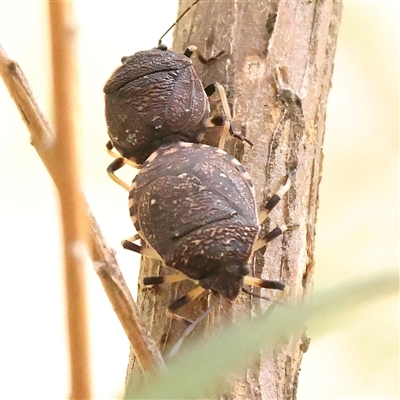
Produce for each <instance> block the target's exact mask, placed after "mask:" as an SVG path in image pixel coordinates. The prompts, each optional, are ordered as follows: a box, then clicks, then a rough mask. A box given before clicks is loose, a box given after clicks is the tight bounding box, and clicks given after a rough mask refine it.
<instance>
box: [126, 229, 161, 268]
mask: <svg viewBox="0 0 400 400" xmlns="http://www.w3.org/2000/svg"><path fill="white" fill-rule="evenodd" d="M139 239H141V237H140V235H139V234H136V235H134V236H132V237H130V238H128V239H124V240H122V241H121V246H122V247H123V248H124V249H127V250H130V251H134V252H135V253H139V254H141V255H142V256H146V257H149V258H154V259H156V260H161V261H162V259H161V257H160V255H159V254H158V253H157V252H156V251H155V250H154V249H152V248H149V247H143V246H139V245H138V244H136V243H134V242H136V240H139Z"/></svg>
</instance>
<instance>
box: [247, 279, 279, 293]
mask: <svg viewBox="0 0 400 400" xmlns="http://www.w3.org/2000/svg"><path fill="white" fill-rule="evenodd" d="M243 283H244V284H245V285H250V286H256V287H259V288H264V289H276V290H284V289H285V284H284V283H282V282H279V281H274V280H269V279H261V278H255V277H253V276H245V277H244V278H243Z"/></svg>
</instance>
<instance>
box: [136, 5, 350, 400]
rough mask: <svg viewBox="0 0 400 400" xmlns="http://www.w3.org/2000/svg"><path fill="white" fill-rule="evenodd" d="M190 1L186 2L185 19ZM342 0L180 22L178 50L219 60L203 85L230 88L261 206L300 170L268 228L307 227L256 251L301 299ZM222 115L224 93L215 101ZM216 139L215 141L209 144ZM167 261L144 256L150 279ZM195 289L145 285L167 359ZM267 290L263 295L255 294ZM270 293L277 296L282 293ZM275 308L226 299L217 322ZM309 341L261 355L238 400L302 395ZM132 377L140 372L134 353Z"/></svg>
mask: <svg viewBox="0 0 400 400" xmlns="http://www.w3.org/2000/svg"><path fill="white" fill-rule="evenodd" d="M190 3H191V2H187V1H185V2H181V4H180V8H179V14H180V13H182V12H183V11H184V10H185V9H186V8H187V7H188V6H189V5H190ZM341 10H342V4H341V1H334V0H333V1H320V0H307V1H283V0H281V1H234V0H231V1H211V0H207V1H199V2H198V3H197V4H196V5H195V6H194V7H193V8H192V9H191V10H190V11H189V13H188V14H186V15H185V16H184V17H183V18H182V19H181V20H180V21H179V23H178V24H177V27H176V29H175V36H174V45H173V50H175V51H177V52H180V53H181V52H183V51H184V49H185V47H186V46H188V45H191V44H194V45H196V46H197V47H198V48H199V50H200V51H201V52H202V53H203V54H204V55H205V57H210V56H212V55H213V54H217V53H218V52H219V51H221V50H223V51H224V52H225V54H224V55H222V56H221V57H219V58H218V59H217V60H216V61H214V62H212V63H210V64H206V65H202V64H200V63H199V62H198V61H197V60H196V59H195V58H194V57H193V58H194V59H193V63H194V65H195V68H196V70H197V72H198V75H199V77H200V78H201V80H202V82H203V85H204V87H205V86H207V85H208V84H210V83H213V82H219V83H221V84H222V85H223V86H224V87H225V89H226V91H227V96H228V102H229V105H230V107H231V111H232V116H233V124H234V125H235V127H236V129H237V131H239V132H241V133H242V134H243V135H245V136H246V137H247V138H248V139H249V140H250V141H251V142H253V143H254V147H253V148H251V147H250V146H248V145H246V144H242V143H240V142H238V141H236V140H235V139H229V140H228V141H227V144H226V148H227V151H229V152H230V153H231V154H234V155H235V156H236V157H237V158H238V159H239V161H241V162H242V163H243V165H244V166H245V168H246V169H247V171H248V172H249V174H250V176H251V177H252V180H253V182H254V184H255V187H256V192H257V193H256V197H257V202H258V204H259V205H260V209H261V205H262V204H263V203H265V201H266V200H267V199H268V198H269V197H270V196H271V195H272V194H273V193H274V191H276V190H277V189H278V188H279V186H280V185H281V184H282V183H283V179H284V177H285V176H286V175H287V173H288V172H289V170H291V169H293V168H296V167H297V171H296V173H295V175H294V178H293V183H292V187H291V189H290V190H289V192H288V193H287V194H286V195H285V196H284V198H283V200H282V201H281V202H280V203H279V204H278V206H277V207H276V208H275V209H274V210H273V212H272V213H271V214H270V217H269V218H268V219H267V221H266V223H265V224H264V225H265V226H263V230H264V231H265V232H267V231H269V230H271V229H273V228H274V227H275V226H278V225H282V224H283V223H285V222H286V223H292V224H296V225H298V227H297V228H296V229H294V230H291V231H286V232H285V233H284V234H283V235H282V236H281V237H279V238H277V239H275V240H274V241H273V242H271V243H270V244H269V245H268V246H267V249H266V251H265V253H264V254H261V253H259V254H256V257H255V261H254V265H253V270H252V275H253V276H261V277H263V278H266V279H278V280H281V281H283V282H284V283H286V285H287V286H288V290H287V292H286V295H290V296H292V297H294V298H296V299H299V300H301V299H302V298H304V296H305V295H306V294H307V292H309V290H310V288H311V284H312V276H313V270H314V256H313V253H314V239H315V223H316V213H317V208H318V186H319V182H320V179H321V172H322V159H323V153H322V145H323V139H324V133H325V116H326V105H327V98H328V93H329V89H330V87H331V77H332V72H333V59H334V54H335V49H336V42H337V35H338V28H339V23H340V17H341ZM210 101H211V107H212V110H214V112H216V111H215V110H218V108H219V104H218V96H217V95H213V96H211V99H210ZM208 140H209V141H212V137H211V139H208ZM162 268H165V267H162V266H160V265H159V264H158V263H154V262H150V261H148V260H144V261H143V263H142V268H141V277H140V279H142V278H143V277H144V276H153V275H158V274H159V273H160V272H161V273H162ZM190 287H191V284H190V283H182V284H179V285H178V284H174V285H171V286H169V285H168V286H167V285H163V286H162V287H160V288H157V289H146V288H140V290H139V298H138V306H139V308H140V310H141V312H142V313H143V318H144V319H145V320H146V321H147V323H148V326H149V328H150V327H151V330H152V333H153V335H154V339H155V340H156V341H157V343H158V344H159V346H160V349H161V351H162V353H164V354H166V353H168V350H169V349H170V348H171V346H172V345H173V344H174V343H175V342H176V340H177V339H178V338H179V337H180V335H181V334H182V332H183V330H184V329H185V327H184V326H183V324H181V323H179V322H177V321H174V320H172V319H171V318H168V317H166V315H165V309H166V306H167V305H168V304H169V303H170V302H171V301H172V300H174V299H176V298H177V297H178V296H181V295H183V294H184V293H186V292H187V291H188V289H189V288H190ZM253 291H255V292H258V293H259V291H257V290H254V289H253ZM262 294H264V295H268V296H269V297H274V296H277V297H278V298H279V294H278V295H277V294H273V293H272V294H270V293H267V294H265V293H264V291H262ZM207 305H208V299H207V298H202V299H200V300H197V301H193V302H192V304H189V305H188V306H186V307H185V316H186V317H189V318H192V319H195V318H196V317H197V316H198V315H200V314H201V313H202V312H203V310H204V309H205V308H207ZM269 305H270V303H268V302H265V301H263V300H260V299H258V298H250V299H249V296H248V295H245V294H240V295H239V297H238V298H237V299H236V300H235V301H234V302H232V303H231V302H229V301H222V302H221V303H220V305H218V307H217V309H216V310H215V311H214V312H213V315H212V316H211V318H210V319H211V324H210V323H209V325H208V326H207V327H206V326H204V327H200V329H199V331H197V332H196V334H197V335H201V334H202V332H204V331H207V329H211V327H212V325H213V324H219V323H220V321H221V320H222V319H227V318H228V319H229V320H231V321H234V320H235V315H237V314H238V313H241V314H243V312H246V310H247V312H248V313H249V315H251V310H252V309H255V308H256V307H260V306H261V307H263V308H267V307H268V306H269ZM307 342H308V339H307V338H306V336H305V335H302V334H301V333H300V334H297V335H294V336H293V338H292V339H291V340H290V341H289V342H287V343H286V345H285V346H283V347H282V348H280V349H276V350H275V351H274V353H273V356H272V357H271V356H266V355H265V356H264V355H263V354H262V353H260V358H259V360H258V361H257V363H255V364H254V365H253V366H251V368H247V369H245V368H244V370H243V371H242V373H241V374H240V375H237V376H235V377H234V378H231V379H230V382H231V388H230V390H229V391H228V392H226V394H225V395H224V396H225V397H224V398H229V399H263V400H264V399H265V400H266V399H274V400H280V399H294V398H296V390H297V384H298V374H299V368H300V362H301V359H302V355H303V352H304V351H305V349H306V348H307ZM130 361H131V362H130V365H129V367H128V375H131V374H138V373H139V369H138V366H137V365H136V363H135V361H134V359H133V357H132V359H131V360H130Z"/></svg>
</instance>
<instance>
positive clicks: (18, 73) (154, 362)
mask: <svg viewBox="0 0 400 400" xmlns="http://www.w3.org/2000/svg"><path fill="white" fill-rule="evenodd" d="M0 62H1V65H0V71H1V76H2V78H3V80H4V83H5V85H6V86H7V88H8V91H9V93H10V95H11V97H12V98H13V99H14V101H15V104H16V106H17V108H18V109H19V111H20V114H21V117H22V119H23V120H24V121H25V123H26V125H27V128H28V130H29V132H30V134H31V143H32V144H33V146H34V147H35V149H36V151H37V152H38V154H39V156H40V158H41V159H42V161H43V164H44V165H45V167H46V168H47V170H48V172H49V174H50V175H51V177H52V178H53V180H54V181H55V180H56V179H58V178H57V173H56V172H55V166H54V164H55V163H56V159H55V158H54V157H53V155H52V151H53V149H52V142H53V141H54V138H55V134H54V132H53V131H52V129H51V128H50V125H49V123H48V122H47V121H46V119H45V118H44V116H43V114H42V112H41V111H40V108H39V106H38V105H37V103H36V101H35V98H34V95H33V93H32V91H31V88H30V86H29V84H28V81H27V79H26V77H25V75H24V74H23V72H22V70H21V68H20V67H19V65H18V64H17V63H16V62H15V61H13V60H11V59H10V58H9V57H8V55H7V54H6V52H5V51H4V49H3V48H2V46H1V45H0ZM80 196H81V197H82V201H83V202H84V204H85V207H86V214H87V218H84V220H85V221H86V222H87V224H88V226H89V227H90V229H89V232H88V235H89V238H88V239H89V243H90V248H89V254H90V255H91V258H92V260H93V263H94V266H95V271H96V273H97V274H98V276H99V278H100V280H101V282H102V284H103V287H104V289H105V291H106V294H107V296H108V298H109V300H110V303H111V305H112V307H113V309H114V311H115V312H116V314H117V316H118V318H119V320H120V322H121V325H122V327H123V328H124V330H125V332H126V334H127V336H128V339H129V341H130V343H131V346H132V348H133V349H134V351H135V354H136V356H137V358H138V360H139V362H140V364H141V366H142V369H143V370H144V371H153V370H155V369H157V368H160V367H161V368H162V367H164V361H163V359H162V357H161V354H160V352H159V351H158V349H157V347H156V345H155V343H154V341H153V339H152V338H151V336H150V334H149V333H148V331H147V329H146V328H145V326H144V324H143V322H142V321H141V319H140V318H139V316H138V314H137V308H136V304H135V302H134V300H133V298H132V295H131V293H130V291H129V289H128V286H127V284H126V282H125V280H124V278H123V276H122V273H121V271H120V269H119V267H118V263H117V261H116V259H115V256H114V252H113V250H111V249H110V248H109V247H108V246H107V244H106V241H105V239H104V237H103V235H102V234H101V231H100V229H99V227H98V225H97V223H96V221H95V218H94V217H93V215H92V212H91V210H90V209H89V207H88V205H87V203H86V200H85V199H84V197H83V195H80Z"/></svg>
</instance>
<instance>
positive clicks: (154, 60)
mask: <svg viewBox="0 0 400 400" xmlns="http://www.w3.org/2000/svg"><path fill="white" fill-rule="evenodd" d="M198 1H199V0H197V1H195V2H194V3H193V4H192V5H191V6H190V7H188V9H187V10H186V11H185V12H184V13H183V14H182V15H181V16H180V17H179V18H178V19H177V20H176V21H175V23H174V24H173V25H172V26H171V27H170V28H169V29H168V30H167V31H166V32H165V33H164V35H163V36H162V37H161V38H160V40H159V44H158V47H156V48H154V49H151V50H145V51H139V52H137V53H135V54H133V55H132V56H128V57H123V58H122V60H121V61H122V65H121V66H120V67H118V68H117V69H116V70H115V71H114V72H113V74H112V75H111V77H110V78H109V79H108V81H107V82H106V84H105V86H104V93H105V116H106V122H107V130H108V134H109V138H110V141H109V143H108V144H107V148H108V150H109V152H110V154H111V155H112V156H114V157H115V158H116V160H115V161H114V162H113V163H112V164H110V166H109V167H108V169H107V171H108V173H109V175H110V177H111V178H112V179H113V180H115V181H116V182H117V183H119V184H121V181H120V180H119V179H118V178H117V177H116V176H115V171H116V170H118V169H119V168H121V167H122V166H123V165H124V164H125V163H127V160H129V162H130V163H132V164H133V165H134V166H138V167H140V166H141V165H142V164H143V163H144V162H145V160H146V159H147V158H148V157H149V156H150V154H151V153H152V152H154V151H155V150H157V149H158V148H159V147H160V146H162V145H164V144H169V143H173V142H177V141H184V142H191V143H200V142H201V140H202V138H203V136H204V133H205V130H206V129H207V127H210V126H215V125H222V126H223V128H222V133H221V139H220V146H219V147H223V143H224V141H225V138H226V137H227V135H228V133H230V134H231V135H233V136H234V137H236V138H238V139H240V140H244V141H247V140H246V139H245V138H244V137H243V136H241V135H239V134H236V132H235V129H234V127H233V125H232V124H231V123H230V120H231V115H230V109H229V105H228V101H227V99H226V94H225V90H224V88H223V87H222V86H221V85H220V84H218V83H214V84H210V85H208V86H207V87H206V88H203V85H202V83H201V81H200V79H199V78H198V76H197V74H196V71H195V69H194V68H193V65H192V61H191V60H190V56H191V55H192V54H195V55H196V56H197V57H198V58H199V60H200V61H201V62H202V63H209V62H211V61H214V60H215V59H216V58H218V57H219V56H220V55H221V54H223V53H224V52H220V53H218V54H217V55H216V56H215V57H211V58H209V59H205V58H204V57H203V56H202V54H201V53H200V52H199V50H198V49H197V47H196V46H189V47H188V48H187V49H186V51H185V52H184V54H178V53H176V52H174V51H172V50H168V49H167V47H166V46H165V45H163V44H161V40H162V38H163V37H164V36H165V35H166V33H168V31H169V30H170V29H172V27H173V26H175V24H176V23H177V22H178V21H179V20H180V19H181V18H182V17H183V15H185V14H186V12H187V11H189V9H190V8H191V7H192V6H194V5H195V4H196V3H197V2H198ZM215 91H218V92H219V94H220V97H221V102H222V106H223V109H224V113H225V115H224V116H220V115H219V116H216V117H212V118H211V117H210V106H209V101H208V96H210V95H211V94H213V93H214V92H215ZM249 143H250V142H249ZM250 144H251V143H250ZM112 148H115V149H116V150H117V151H118V152H119V153H120V155H121V156H122V157H123V158H121V157H120V156H119V155H116V154H114V153H112V152H111V150H112Z"/></svg>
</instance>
